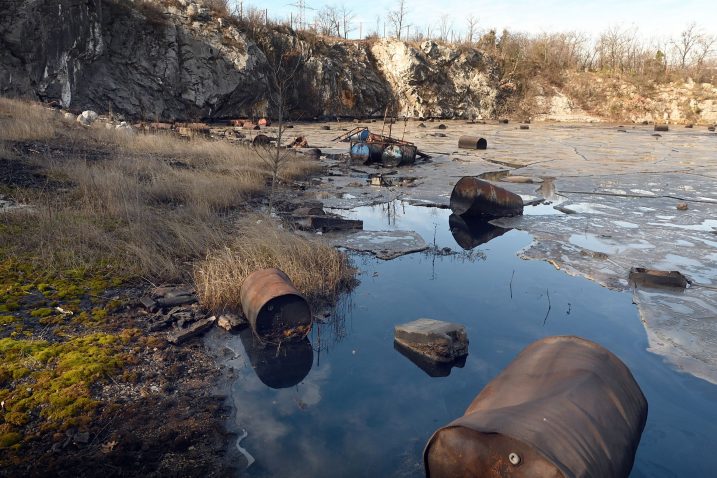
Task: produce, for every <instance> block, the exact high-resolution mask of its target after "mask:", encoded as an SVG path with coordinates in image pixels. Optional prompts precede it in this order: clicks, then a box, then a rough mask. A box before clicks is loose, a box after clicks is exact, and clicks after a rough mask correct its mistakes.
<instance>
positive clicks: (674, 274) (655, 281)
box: [630, 267, 690, 289]
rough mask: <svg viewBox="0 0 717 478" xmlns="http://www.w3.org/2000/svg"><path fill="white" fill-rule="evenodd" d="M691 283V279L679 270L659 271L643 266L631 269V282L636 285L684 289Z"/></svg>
mask: <svg viewBox="0 0 717 478" xmlns="http://www.w3.org/2000/svg"><path fill="white" fill-rule="evenodd" d="M689 283H690V281H689V279H687V277H685V276H684V275H683V274H682V273H681V272H679V271H669V272H668V271H658V270H654V269H645V268H643V267H633V268H632V269H630V284H631V285H633V286H635V287H638V286H641V287H653V288H665V287H670V288H679V289H684V288H685V287H687V285H688V284H689Z"/></svg>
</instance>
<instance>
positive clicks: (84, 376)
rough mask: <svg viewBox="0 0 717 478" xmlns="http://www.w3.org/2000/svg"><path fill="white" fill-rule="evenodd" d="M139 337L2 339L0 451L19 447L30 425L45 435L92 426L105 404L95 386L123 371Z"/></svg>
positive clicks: (125, 334)
mask: <svg viewBox="0 0 717 478" xmlns="http://www.w3.org/2000/svg"><path fill="white" fill-rule="evenodd" d="M136 335H137V334H136V332H133V331H131V330H127V331H123V333H121V334H117V335H115V334H104V333H94V334H88V335H84V336H80V337H74V338H71V339H68V340H66V341H64V342H61V343H51V342H48V341H44V340H24V339H23V340H18V339H14V338H10V337H7V338H4V339H0V356H2V357H3V361H2V363H0V401H3V402H4V407H3V410H2V413H1V414H0V448H4V447H12V446H18V445H20V444H21V443H22V439H23V438H25V433H26V432H27V430H26V429H27V428H28V427H30V426H32V427H33V429H34V430H35V431H36V432H38V431H39V432H42V433H46V432H49V431H52V430H63V429H66V428H68V427H70V426H82V425H86V424H87V423H89V422H90V420H91V419H92V418H93V417H94V416H95V413H96V410H97V408H98V406H99V404H100V402H99V401H98V400H96V399H95V398H93V396H92V386H93V385H94V384H96V383H98V382H101V381H104V380H107V379H108V378H109V377H110V376H111V375H113V374H115V373H117V372H118V371H119V370H120V369H121V367H122V366H123V365H124V363H125V362H126V359H127V356H126V353H125V351H126V349H127V346H128V344H129V343H130V342H131V341H132V340H133V339H134V338H135V337H136ZM18 434H19V435H20V439H18Z"/></svg>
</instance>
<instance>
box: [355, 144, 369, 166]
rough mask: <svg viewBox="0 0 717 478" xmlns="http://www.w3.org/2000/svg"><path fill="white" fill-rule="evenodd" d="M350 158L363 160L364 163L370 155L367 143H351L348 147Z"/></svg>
mask: <svg viewBox="0 0 717 478" xmlns="http://www.w3.org/2000/svg"><path fill="white" fill-rule="evenodd" d="M350 154H351V159H355V160H359V161H363V162H364V163H365V162H367V161H368V160H369V158H370V157H371V152H370V151H369V148H368V144H366V143H353V144H352V145H351V149H350Z"/></svg>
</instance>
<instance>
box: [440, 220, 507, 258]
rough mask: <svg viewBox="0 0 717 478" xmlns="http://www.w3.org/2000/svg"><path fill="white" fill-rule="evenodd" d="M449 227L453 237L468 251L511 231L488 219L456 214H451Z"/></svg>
mask: <svg viewBox="0 0 717 478" xmlns="http://www.w3.org/2000/svg"><path fill="white" fill-rule="evenodd" d="M448 227H450V229H451V234H453V239H455V240H456V242H457V243H458V245H459V246H461V247H462V248H463V249H465V250H466V251H470V250H471V249H474V248H476V247H478V246H480V245H481V244H485V243H486V242H488V241H490V240H492V239H495V238H496V237H498V236H502V235H503V234H505V233H506V232H508V231H510V229H504V228H502V227H497V226H494V225H492V224H489V223H488V222H486V221H481V220H479V219H471V218H469V217H464V216H457V215H455V214H451V215H450V217H449V218H448Z"/></svg>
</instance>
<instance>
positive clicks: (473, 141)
mask: <svg viewBox="0 0 717 478" xmlns="http://www.w3.org/2000/svg"><path fill="white" fill-rule="evenodd" d="M458 147H459V148H462V149H487V148H488V141H487V140H486V139H485V138H480V137H478V136H461V137H460V138H458Z"/></svg>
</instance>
